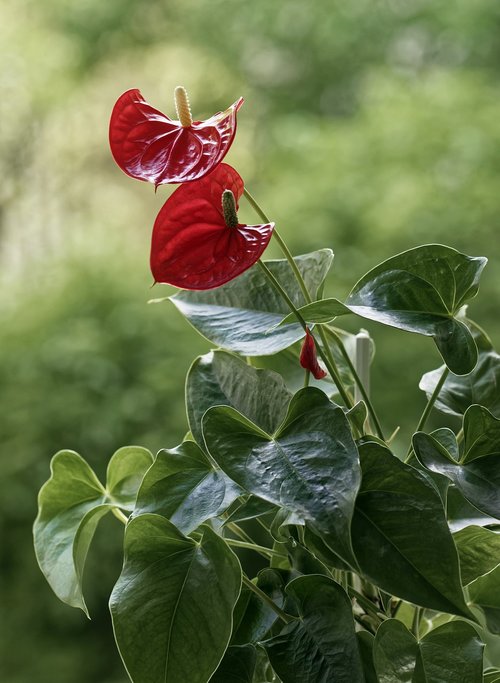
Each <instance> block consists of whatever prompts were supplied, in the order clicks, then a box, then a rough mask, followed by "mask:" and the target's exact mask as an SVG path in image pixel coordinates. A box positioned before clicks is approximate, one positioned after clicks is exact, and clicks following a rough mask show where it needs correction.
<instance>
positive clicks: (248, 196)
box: [243, 188, 354, 408]
mask: <svg viewBox="0 0 500 683" xmlns="http://www.w3.org/2000/svg"><path fill="white" fill-rule="evenodd" d="M243 194H244V195H245V197H246V199H247V200H248V202H249V204H250V205H251V206H252V207H253V208H254V209H255V211H256V212H257V214H258V215H259V216H260V218H261V219H262V220H263V221H265V222H266V223H270V222H271V220H270V219H269V217H268V216H267V215H266V214H265V213H264V211H263V210H262V208H261V207H260V206H259V204H258V203H257V202H256V200H255V199H254V197H253V196H252V195H251V194H250V192H249V191H248V190H247V189H246V188H245V189H244V190H243ZM273 237H274V239H275V240H276V242H277V243H278V245H279V247H280V249H281V251H282V252H283V255H284V257H285V259H286V260H287V261H288V264H289V266H290V268H291V269H292V271H293V274H294V275H295V279H296V280H297V282H298V285H299V287H300V290H301V292H302V294H303V295H304V299H305V301H306V303H307V304H310V303H311V302H312V298H311V295H310V293H309V290H308V289H307V285H306V283H305V281H304V278H303V277H302V273H301V272H300V269H299V267H298V265H297V263H296V262H295V259H294V258H293V256H292V253H291V251H290V249H289V248H288V247H287V245H286V242H285V240H284V239H283V238H282V237H281V235H280V234H279V232H278V230H277V229H276V227H275V228H274V230H273ZM287 303H288V302H287ZM288 305H290V304H288ZM292 310H293V312H294V313H295V315H297V312H296V311H297V309H296V308H292ZM301 319H302V320H303V318H302V316H301ZM304 329H305V328H304ZM319 336H320V338H321V341H322V342H323V346H324V352H321V350H320V347H319V346H318V345H316V346H317V347H318V351H319V352H320V355H321V357H322V358H323V360H324V361H325V364H326V366H327V368H328V369H329V370H330V367H329V366H328V364H327V363H326V360H325V355H326V356H327V357H328V361H329V364H330V366H331V367H332V368H335V372H332V371H331V370H330V374H331V376H332V379H333V381H334V382H335V384H336V385H337V389H338V391H339V394H340V395H341V396H342V400H343V401H344V403H345V404H346V406H348V407H349V408H352V406H353V405H354V404H353V401H352V399H351V398H350V396H349V394H348V392H347V391H346V390H345V388H344V385H343V382H342V380H341V378H340V374H339V372H338V370H337V366H336V363H335V359H334V357H333V354H332V352H331V350H330V347H329V346H328V340H327V338H326V335H325V332H324V330H323V328H322V327H321V325H320V326H319Z"/></svg>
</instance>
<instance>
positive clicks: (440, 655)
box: [373, 619, 484, 683]
mask: <svg viewBox="0 0 500 683" xmlns="http://www.w3.org/2000/svg"><path fill="white" fill-rule="evenodd" d="M483 649H484V644H483V643H482V642H481V641H480V639H479V637H478V635H477V632H476V630H475V629H474V628H473V627H472V626H470V625H469V624H467V623H465V622H464V621H451V622H449V623H447V624H443V626H439V627H438V628H436V629H434V630H433V631H430V633H428V634H427V635H426V636H425V637H424V638H423V639H422V640H421V641H420V642H419V643H418V642H417V641H416V640H415V638H414V637H413V635H412V634H411V633H410V632H409V631H408V629H407V628H406V627H405V626H404V625H403V624H402V623H401V622H400V621H398V620H396V619H388V620H387V621H384V622H383V623H382V625H381V626H380V628H379V629H378V631H377V634H376V636H375V642H374V646H373V657H374V662H375V669H376V671H377V675H378V680H379V683H430V682H431V681H432V683H451V682H452V681H457V682H458V681H464V683H465V681H467V683H482V681H483Z"/></svg>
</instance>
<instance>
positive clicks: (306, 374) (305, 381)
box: [303, 370, 311, 388]
mask: <svg viewBox="0 0 500 683" xmlns="http://www.w3.org/2000/svg"><path fill="white" fill-rule="evenodd" d="M310 378H311V373H310V371H309V370H306V373H305V375H304V385H303V386H304V388H305V387H308V386H309V380H310Z"/></svg>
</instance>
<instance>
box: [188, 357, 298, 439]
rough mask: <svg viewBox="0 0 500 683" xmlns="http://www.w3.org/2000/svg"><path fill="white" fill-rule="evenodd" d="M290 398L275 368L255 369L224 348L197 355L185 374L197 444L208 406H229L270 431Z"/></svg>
mask: <svg viewBox="0 0 500 683" xmlns="http://www.w3.org/2000/svg"><path fill="white" fill-rule="evenodd" d="M302 374H303V373H302ZM291 398H292V394H291V393H290V391H289V390H288V389H287V388H286V386H285V383H284V381H283V379H282V378H281V377H280V375H278V374H277V373H276V372H272V371H271V370H257V369H255V368H253V367H251V366H250V365H248V364H247V363H245V362H244V361H242V360H241V359H240V358H238V357H237V356H235V355H233V354H232V353H227V352H226V351H211V352H210V353H207V354H205V355H204V356H200V357H199V358H197V359H196V360H195V361H194V363H193V364H192V366H191V368H190V370H189V372H188V375H187V378H186V409H187V415H188V422H189V427H190V429H191V433H192V434H193V437H194V439H195V440H196V441H197V442H198V443H199V444H200V446H203V445H204V442H203V435H202V433H201V418H202V417H203V414H204V413H205V412H206V411H207V410H208V409H209V408H211V407H212V406H218V405H219V406H232V407H233V408H235V409H236V410H238V411H239V412H240V413H241V414H242V415H245V417H248V419H249V420H251V421H252V422H254V423H255V424H256V425H257V426H258V427H260V428H261V429H263V430H264V431H265V432H271V433H272V432H274V431H275V430H276V429H277V428H278V426H279V425H280V424H281V422H283V419H284V418H285V415H286V411H287V408H288V404H289V403H290V399H291Z"/></svg>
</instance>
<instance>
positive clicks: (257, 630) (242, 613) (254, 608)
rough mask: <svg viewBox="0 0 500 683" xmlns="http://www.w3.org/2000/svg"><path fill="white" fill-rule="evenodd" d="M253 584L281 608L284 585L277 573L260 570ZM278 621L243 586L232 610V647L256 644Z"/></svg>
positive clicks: (260, 601)
mask: <svg viewBox="0 0 500 683" xmlns="http://www.w3.org/2000/svg"><path fill="white" fill-rule="evenodd" d="M254 583H256V585H257V586H258V587H259V588H260V589H261V590H262V591H263V592H264V593H265V594H266V595H268V596H269V597H270V598H271V599H272V600H273V601H274V602H275V603H276V604H277V605H278V607H282V606H283V590H284V583H283V579H282V578H281V575H280V574H279V572H277V571H275V570H274V569H270V568H266V569H262V570H261V571H260V572H259V573H258V575H257V578H256V579H254ZM277 619H278V617H277V615H276V612H274V611H273V610H272V609H271V608H270V607H269V606H268V605H267V604H266V603H265V602H263V601H262V600H261V599H260V598H258V597H257V596H256V595H255V593H254V592H253V591H252V590H250V589H249V588H247V587H246V586H245V585H243V587H242V590H241V594H240V597H239V599H238V603H237V605H236V607H235V610H234V626H233V637H232V638H231V644H232V645H246V644H248V643H258V642H259V641H260V640H262V638H264V637H265V636H266V634H267V632H268V631H269V629H270V628H271V627H272V626H273V624H275V623H276V620H277Z"/></svg>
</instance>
